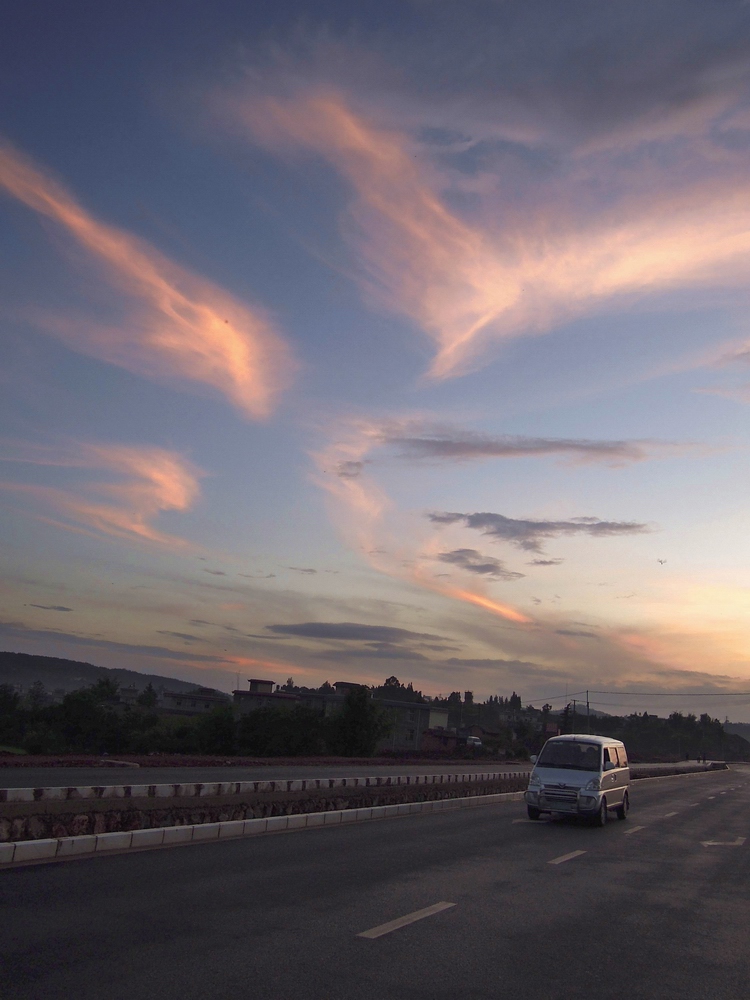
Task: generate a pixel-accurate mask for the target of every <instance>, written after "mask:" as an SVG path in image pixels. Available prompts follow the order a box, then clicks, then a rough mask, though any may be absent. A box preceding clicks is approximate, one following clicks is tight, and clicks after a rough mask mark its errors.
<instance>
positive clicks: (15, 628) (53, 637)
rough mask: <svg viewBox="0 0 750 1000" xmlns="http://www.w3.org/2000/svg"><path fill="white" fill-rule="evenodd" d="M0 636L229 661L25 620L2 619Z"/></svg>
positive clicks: (202, 660)
mask: <svg viewBox="0 0 750 1000" xmlns="http://www.w3.org/2000/svg"><path fill="white" fill-rule="evenodd" d="M0 637H2V638H4V639H30V640H37V641H39V642H41V643H45V644H49V643H52V644H53V645H52V646H51V647H50V646H48V647H47V648H50V649H54V648H55V646H58V645H60V644H64V645H66V646H78V647H82V648H88V649H99V650H102V651H107V652H113V653H127V654H129V655H131V656H135V657H140V656H144V657H154V658H156V659H162V660H183V661H186V662H188V663H209V664H210V663H213V664H219V663H227V662H229V661H228V660H227V659H226V658H225V657H222V656H218V655H216V654H214V655H213V656H211V655H207V654H202V653H187V652H178V651H177V650H174V649H167V648H166V647H164V646H143V645H139V644H137V643H129V642H117V641H115V640H114V639H102V638H97V637H95V636H87V635H83V634H80V635H79V634H76V633H74V632H62V631H60V630H59V629H34V628H29V627H28V626H26V625H24V624H23V623H22V622H11V621H0Z"/></svg>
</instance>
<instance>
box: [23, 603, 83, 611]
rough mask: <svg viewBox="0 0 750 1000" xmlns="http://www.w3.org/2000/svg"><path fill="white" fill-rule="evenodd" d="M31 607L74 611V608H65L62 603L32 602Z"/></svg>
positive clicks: (45, 609) (43, 609)
mask: <svg viewBox="0 0 750 1000" xmlns="http://www.w3.org/2000/svg"><path fill="white" fill-rule="evenodd" d="M29 607H30V608H41V609H42V611H72V610H73V609H72V608H65V607H63V605H62V604H30V605H29Z"/></svg>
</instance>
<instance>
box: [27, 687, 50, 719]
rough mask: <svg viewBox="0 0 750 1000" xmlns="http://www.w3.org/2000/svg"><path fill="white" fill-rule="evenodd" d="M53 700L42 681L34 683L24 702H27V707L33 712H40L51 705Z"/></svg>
mask: <svg viewBox="0 0 750 1000" xmlns="http://www.w3.org/2000/svg"><path fill="white" fill-rule="evenodd" d="M51 700H52V699H51V698H50V696H49V695H48V694H47V689H46V688H45V686H44V684H42V682H41V681H34V683H33V684H32V685H31V687H30V688H29V690H28V691H27V692H26V697H25V698H24V701H25V702H26V707H27V708H28V709H29V711H31V712H38V711H39V709H40V708H44V706H45V705H49V703H50V701H51Z"/></svg>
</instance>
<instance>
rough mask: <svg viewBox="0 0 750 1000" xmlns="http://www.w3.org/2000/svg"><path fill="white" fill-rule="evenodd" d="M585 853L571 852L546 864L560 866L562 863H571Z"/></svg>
mask: <svg viewBox="0 0 750 1000" xmlns="http://www.w3.org/2000/svg"><path fill="white" fill-rule="evenodd" d="M585 853H586V852H585V851H571V852H570V854H562V855H561V856H560V857H559V858H553V859H552V860H551V861H548V862H547V864H548V865H561V864H562V863H563V861H571V860H572V859H573V858H580V856H581V855H582V854H585Z"/></svg>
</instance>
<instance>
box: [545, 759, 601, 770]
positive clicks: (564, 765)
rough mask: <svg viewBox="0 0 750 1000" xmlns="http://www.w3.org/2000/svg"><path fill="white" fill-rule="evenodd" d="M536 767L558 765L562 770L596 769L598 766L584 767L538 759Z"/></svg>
mask: <svg viewBox="0 0 750 1000" xmlns="http://www.w3.org/2000/svg"><path fill="white" fill-rule="evenodd" d="M537 767H559V768H562V770H564V771H598V770H599V768H598V767H584V765H583V764H553V763H551V762H550V763H547V762H546V761H544V760H540V761H539V762H538V764H537Z"/></svg>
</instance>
